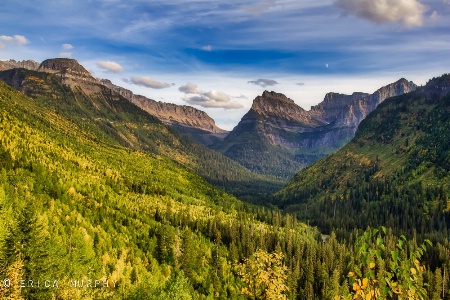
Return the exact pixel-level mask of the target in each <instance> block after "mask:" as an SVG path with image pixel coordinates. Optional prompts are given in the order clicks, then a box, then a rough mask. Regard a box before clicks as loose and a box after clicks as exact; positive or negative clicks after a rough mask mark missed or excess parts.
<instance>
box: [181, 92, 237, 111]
mask: <svg viewBox="0 0 450 300" xmlns="http://www.w3.org/2000/svg"><path fill="white" fill-rule="evenodd" d="M183 100H184V101H186V102H187V103H189V104H191V105H200V106H201V107H206V108H224V109H239V108H243V105H242V104H240V103H238V102H235V101H230V96H228V95H226V94H223V93H220V92H216V91H211V92H208V93H204V94H201V95H196V96H191V97H185V98H184V99H183Z"/></svg>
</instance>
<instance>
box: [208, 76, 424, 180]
mask: <svg viewBox="0 0 450 300" xmlns="http://www.w3.org/2000/svg"><path fill="white" fill-rule="evenodd" d="M415 88H416V85H415V84H414V83H412V82H409V81H407V80H405V79H400V80H399V81H397V82H395V83H392V84H389V85H387V86H385V87H382V88H381V89H379V90H377V91H376V92H375V93H373V94H371V95H369V94H365V93H353V94H352V95H343V94H336V93H329V94H327V95H326V96H325V99H324V100H323V101H322V102H321V103H320V104H318V105H316V106H313V107H312V108H311V110H309V111H306V110H304V109H303V108H301V107H300V106H298V105H297V104H295V103H294V101H293V100H292V99H289V98H287V97H286V96H284V95H283V94H278V93H275V92H268V91H265V92H264V93H263V94H262V96H258V97H256V98H255V100H254V101H253V105H252V107H251V109H250V111H249V112H248V113H247V114H246V115H244V117H242V119H241V121H240V122H239V124H238V125H237V126H236V127H235V128H234V129H233V130H232V131H231V132H230V134H229V135H228V136H227V137H226V138H225V140H224V142H223V143H221V144H220V145H219V146H217V147H216V148H217V149H218V150H219V151H221V152H222V153H224V154H225V155H226V156H228V157H230V158H232V159H234V160H236V161H237V162H239V163H240V164H241V165H243V166H245V167H246V168H248V169H250V170H252V171H255V172H257V173H261V174H265V175H270V176H274V177H276V178H279V179H284V180H286V179H288V178H290V177H291V176H293V175H294V174H295V173H296V172H297V171H298V170H300V169H302V168H304V167H306V166H308V165H310V164H311V163H313V162H314V161H316V160H318V159H320V158H322V157H324V156H325V155H327V154H329V153H331V152H333V151H335V150H337V149H339V148H340V147H342V146H343V145H345V144H346V143H347V142H348V141H350V140H351V138H352V137H353V136H354V134H355V131H356V128H357V127H358V125H359V123H360V122H361V121H362V120H363V119H364V118H365V117H366V116H367V114H369V113H370V112H371V111H372V110H374V109H375V107H376V106H377V105H378V104H380V103H381V102H382V101H384V99H386V98H388V97H392V96H397V95H401V94H403V93H407V92H410V91H413V90H415Z"/></svg>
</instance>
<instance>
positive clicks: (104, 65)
mask: <svg viewBox="0 0 450 300" xmlns="http://www.w3.org/2000/svg"><path fill="white" fill-rule="evenodd" d="M97 67H99V68H101V69H104V70H107V71H108V72H112V73H121V72H122V71H123V67H122V66H121V65H119V64H118V63H116V62H114V61H107V60H102V61H98V62H97Z"/></svg>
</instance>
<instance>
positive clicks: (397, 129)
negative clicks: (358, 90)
mask: <svg viewBox="0 0 450 300" xmlns="http://www.w3.org/2000/svg"><path fill="white" fill-rule="evenodd" d="M449 92H450V76H448V75H445V76H443V77H440V78H436V79H433V80H431V81H430V82H429V83H428V84H427V85H426V86H425V87H422V88H419V89H418V90H417V91H415V92H412V93H409V94H405V95H403V96H399V97H394V98H390V99H388V100H386V101H385V102H384V103H382V104H380V105H379V107H378V108H377V109H376V110H375V111H374V112H372V113H371V114H370V115H369V116H368V117H367V119H365V120H364V121H363V122H362V123H361V124H360V126H359V128H358V131H357V133H356V136H355V138H354V139H353V140H352V141H351V142H350V143H349V144H348V145H347V146H345V147H343V148H342V149H341V150H339V151H338V152H336V153H335V154H332V155H330V156H328V157H326V158H324V159H322V160H320V161H318V162H317V163H315V164H313V165H312V166H310V167H309V168H307V169H305V170H303V171H301V172H299V173H298V174H297V175H296V176H295V177H294V178H293V180H292V181H291V182H290V183H289V184H288V185H287V186H286V187H285V188H284V189H283V190H282V191H280V192H279V193H277V195H276V196H277V201H278V202H277V203H278V204H279V205H281V206H283V207H285V208H286V209H287V210H289V211H295V212H298V214H299V215H300V217H301V218H302V219H304V220H310V221H311V222H312V224H316V225H319V227H321V228H324V229H327V230H330V229H331V228H346V229H350V228H354V227H363V228H364V227H365V226H367V225H370V226H379V225H386V226H389V227H392V228H399V229H404V230H418V231H419V232H434V231H439V232H442V233H443V232H444V231H445V230H446V224H449V223H448V221H449V220H448V215H447V213H446V211H447V209H448V203H447V199H448V197H449V196H450V176H449V171H450V148H449V147H450V96H449Z"/></svg>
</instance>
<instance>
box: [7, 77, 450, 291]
mask: <svg viewBox="0 0 450 300" xmlns="http://www.w3.org/2000/svg"><path fill="white" fill-rule="evenodd" d="M39 80H43V79H42V78H38V79H35V82H39ZM439 80H440V81H439ZM448 80H449V77H448V76H444V77H442V78H439V79H435V81H433V82H432V85H433V86H434V85H438V86H442V87H445V86H448ZM55 84H56V83H55ZM66 88H67V93H68V94H70V93H69V89H70V87H66ZM63 91H64V90H63ZM427 91H428V90H427V89H422V93H423V94H420V91H419V92H417V93H416V94H414V95H415V96H414V97H411V96H410V95H405V96H401V97H397V98H394V99H392V100H389V101H387V102H386V103H384V104H383V105H382V106H381V107H380V110H378V109H377V110H376V111H374V113H373V114H371V115H370V116H369V118H368V119H367V120H366V121H364V122H363V123H362V124H361V127H360V130H359V131H358V133H357V137H356V138H355V140H354V141H353V142H352V143H351V144H349V145H348V146H346V147H344V148H343V149H341V150H339V151H338V152H337V153H336V154H335V155H336V156H329V157H327V158H324V159H323V160H321V161H319V162H318V163H317V164H314V165H313V166H311V167H310V168H308V169H306V170H305V171H302V172H300V173H299V174H298V175H297V176H296V177H295V178H294V179H293V180H292V181H291V182H290V183H289V184H288V185H287V187H286V188H285V189H283V190H281V191H280V192H279V193H277V194H276V195H275V197H274V198H273V199H272V200H271V201H272V203H271V205H269V206H257V205H254V204H250V203H248V202H242V201H241V200H238V199H237V198H235V197H234V196H231V195H230V194H227V193H226V192H225V191H224V188H223V187H222V188H220V185H219V187H215V186H214V185H212V184H214V183H215V182H214V180H209V182H207V181H205V179H204V178H202V177H200V175H202V176H203V177H207V176H204V175H205V174H201V172H198V173H200V175H198V174H196V173H195V172H194V171H195V170H200V167H201V166H198V165H195V164H194V163H192V162H190V163H188V164H182V162H183V161H185V160H188V159H189V157H187V156H183V155H182V151H181V150H179V149H181V148H185V147H184V146H183V147H181V146H180V147H178V146H177V147H174V148H173V149H175V150H173V151H172V152H171V156H168V155H167V154H166V153H164V151H162V149H172V148H171V147H170V146H171V145H173V144H176V143H177V140H176V139H173V138H172V136H170V135H164V132H165V131H164V130H161V129H162V128H163V127H162V125H158V123H154V124H156V125H153V123H151V125H148V126H149V127H147V128H145V129H146V131H144V125H143V124H144V123H145V122H146V121H147V119H145V118H148V117H147V116H144V115H143V116H142V118H143V120H141V121H142V123H139V124H140V125H139V126H141V125H142V127H139V126H138V127H137V128H134V126H135V124H136V123H134V121H135V120H132V121H133V122H131V121H130V122H129V123H126V122H123V123H121V124H120V126H117V124H116V126H112V125H111V124H112V123H111V124H110V125H111V127H109V128H110V129H111V130H110V135H108V130H106V129H101V130H99V129H97V128H103V127H101V126H104V127H105V126H106V127H105V128H107V127H108V126H109V125H108V121H107V120H110V121H111V122H114V121H113V119H112V116H111V115H110V116H108V115H103V116H102V118H103V119H101V120H100V121H99V123H98V124H92V123H89V122H86V123H84V122H82V119H81V118H78V117H77V116H81V114H80V113H78V114H74V113H69V112H68V111H67V110H68V108H69V107H71V104H70V103H69V104H67V103H65V104H64V106H62V109H64V110H65V111H64V112H61V111H58V109H55V110H52V109H49V102H48V101H49V99H50V98H49V95H47V96H46V98H43V96H42V93H38V95H37V96H36V97H29V96H26V95H24V94H23V93H21V92H19V91H17V90H15V89H13V88H11V87H9V86H7V85H6V84H4V83H0V105H1V108H2V109H1V115H0V118H1V119H0V168H1V170H0V298H2V299H107V298H108V299H214V298H219V299H442V298H446V297H447V295H448V294H449V291H448V289H449V271H450V245H449V242H448V227H447V226H448V225H447V224H448V222H449V220H448V217H449V215H448V197H449V196H450V195H449V176H448V172H449V162H450V159H449V148H448V147H449V144H450V141H449V132H450V130H449V115H450V113H449V99H450V98H449V97H448V96H446V97H441V96H440V94H439V95H434V94H429V93H427ZM27 94H28V95H30V96H32V93H30V91H28V93H27ZM51 95H54V99H53V100H54V101H53V102H51V103H52V105H56V106H57V105H58V101H62V100H64V99H66V98H65V96H66V95H65V94H64V93H62V94H58V93H53V94H50V96H51ZM70 95H72V94H70ZM408 97H409V98H408ZM79 99H82V98H79V97H78V98H77V97H74V98H73V101H75V102H76V101H77V100H79ZM411 99H412V100H411ZM66 100H67V99H66ZM119 100H120V99H119ZM408 101H409V102H408ZM60 109H61V108H60ZM73 109H74V111H76V110H77V109H78V108H76V107H74V108H73ZM116 109H117V111H118V113H121V112H120V110H119V109H118V108H116ZM410 110H412V111H410ZM93 111H95V110H93ZM109 113H110V112H108V114H109ZM70 114H72V115H75V117H73V118H70V117H68V115H70ZM96 117H97V116H91V119H90V120H95V118H96ZM385 118H388V119H389V120H390V123H386V122H385V120H386V119H385ZM377 122H378V123H377ZM99 124H100V125H101V126H98V125H99ZM152 126H153V128H152ZM118 128H119V129H120V130H118ZM130 128H131V129H130ZM152 130H153V131H154V134H155V135H154V136H156V135H157V134H160V135H161V136H160V137H159V138H158V140H157V141H156V139H154V138H153V137H154V136H150V137H149V135H148V134H149V132H151V131H152ZM130 132H131V133H132V134H130ZM139 132H141V133H142V135H139ZM144 132H145V134H147V135H144V134H143V133H144ZM161 132H162V133H161ZM118 141H122V142H120V143H119V142H118ZM147 141H149V145H150V146H148V147H147V148H145V147H136V146H135V147H133V145H138V144H139V145H141V144H145V143H146V142H147ZM158 143H159V144H158ZM171 143H172V144H171ZM192 147H194V146H192ZM357 150H358V151H359V152H357ZM167 151H169V150H167ZM205 151H206V150H205ZM190 153H191V154H192V153H193V152H190ZM207 153H209V152H207ZM174 157H177V158H178V160H177V159H174ZM224 163H226V162H224ZM197 167H198V169H196V168H197ZM215 170H217V172H219V171H220V168H217V169H215ZM237 170H238V169H237ZM236 172H238V171H236ZM239 172H240V171H239ZM239 172H238V174H241V173H239ZM242 174H244V175H242V176H243V177H242V179H243V180H244V179H245V178H250V179H253V178H252V177H251V176H250V175H246V174H245V173H244V172H242ZM230 176H231V175H230ZM233 176H236V174H235V175H233ZM245 176H247V177H245ZM218 178H221V181H222V182H223V178H222V177H218ZM233 178H235V177H233ZM231 179H232V177H230V180H231ZM250 179H249V180H250ZM233 180H234V179H233ZM261 181H262V182H264V180H261ZM268 184H269V183H268ZM234 187H236V186H234ZM272 189H273V188H272ZM225 190H226V189H225ZM264 197H266V194H264ZM6 279H7V280H9V281H5V280H6ZM30 280H33V283H32V284H30ZM83 280H84V281H89V280H92V281H94V282H95V281H96V280H97V281H99V282H101V285H99V286H83V287H80V286H74V284H73V283H74V281H83ZM37 281H40V282H41V283H43V282H46V281H49V282H51V283H52V284H51V285H50V286H49V287H46V286H45V285H41V286H37V285H36V284H37ZM55 284H56V286H55Z"/></svg>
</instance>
